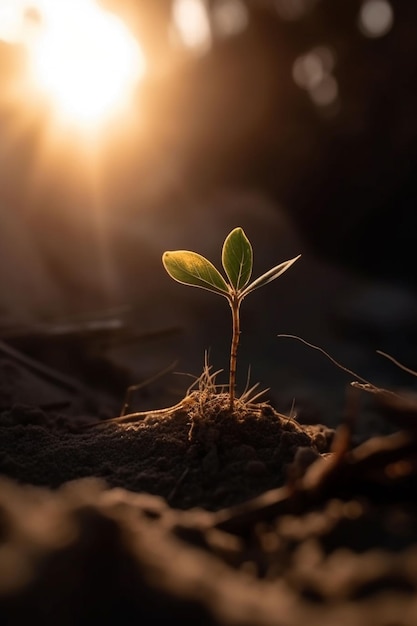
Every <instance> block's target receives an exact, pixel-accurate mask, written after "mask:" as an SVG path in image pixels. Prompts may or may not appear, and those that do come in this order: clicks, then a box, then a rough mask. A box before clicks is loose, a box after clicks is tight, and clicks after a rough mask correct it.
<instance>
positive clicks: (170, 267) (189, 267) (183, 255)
mask: <svg viewBox="0 0 417 626" xmlns="http://www.w3.org/2000/svg"><path fill="white" fill-rule="evenodd" d="M162 263H163V264H164V267H165V269H166V271H167V272H168V274H169V275H170V276H171V278H173V279H174V280H176V281H178V282H179V283H183V284H184V285H191V286H193V287H201V289H208V290H209V291H214V292H215V293H219V294H220V295H222V296H225V297H228V296H229V288H228V286H227V283H226V281H225V280H224V278H223V276H222V275H221V274H220V272H219V271H218V270H216V268H215V267H214V265H213V264H212V263H210V261H208V260H207V259H206V258H204V257H203V256H201V254H197V253H196V252H190V251H189V250H172V251H167V252H164V254H163V255H162Z"/></svg>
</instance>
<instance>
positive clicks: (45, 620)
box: [0, 346, 417, 626]
mask: <svg viewBox="0 0 417 626" xmlns="http://www.w3.org/2000/svg"><path fill="white" fill-rule="evenodd" d="M2 348H4V350H5V351H6V353H7V346H6V347H5V346H3V347H2ZM17 357H19V355H16V354H14V353H13V352H10V353H8V354H7V355H5V356H4V358H3V359H2V361H1V363H0V366H1V369H2V373H3V376H2V382H1V390H0V391H1V394H0V396H1V398H0V405H1V407H2V410H1V413H0V473H1V475H2V477H1V478H0V623H1V624H7V625H9V624H10V625H16V626H20V625H21V624H27V623H29V621H30V622H31V623H35V624H47V625H49V624H50V625H51V626H52V624H54V626H55V625H56V624H59V625H60V626H61V625H64V626H66V625H68V626H78V625H84V624H85V625H87V624H88V625H90V624H96V623H100V624H101V625H103V624H109V625H110V624H122V625H124V624H126V625H127V624H129V625H130V624H132V625H133V624H138V623H141V624H170V625H171V624H173V623H175V624H177V623H178V624H190V625H195V624H213V625H229V624H230V625H242V626H246V625H247V626H249V625H251V626H257V625H259V626H263V625H265V626H266V625H268V626H270V625H276V626H287V625H288V626H298V625H300V626H301V625H304V624H305V623H309V624H311V625H313V626H314V625H316V624H317V626H318V625H320V626H334V625H335V624H338V625H339V624H340V625H342V626H343V625H346V626H370V625H376V626H394V625H395V626H406V625H407V626H414V625H415V624H416V623H417V603H416V597H417V595H416V591H417V507H416V499H415V493H416V488H417V460H416V459H417V443H416V439H415V431H413V428H412V422H408V423H409V424H410V427H409V428H408V429H407V430H405V431H402V432H399V433H393V434H391V435H386V436H380V437H370V438H369V439H368V441H365V442H364V443H362V444H361V445H359V446H356V447H355V446H354V445H353V443H352V441H353V440H352V438H351V433H350V431H351V423H350V421H349V420H347V421H346V423H345V424H344V425H342V426H340V427H339V429H338V430H337V431H336V434H335V432H334V431H333V430H332V429H329V428H326V427H324V426H320V425H315V426H303V425H301V424H299V423H298V422H297V421H296V420H295V419H294V418H292V417H286V416H283V415H280V414H279V413H277V412H276V411H275V410H274V409H273V408H272V407H271V406H270V405H269V404H268V403H260V404H252V403H251V402H250V401H246V402H244V401H241V400H238V401H237V403H236V407H235V410H234V412H233V413H230V411H229V410H228V397H227V395H225V394H222V393H219V394H215V393H207V394H205V395H204V394H203V392H201V390H200V391H196V392H192V393H191V395H190V396H188V397H187V400H186V401H183V402H180V403H178V405H176V406H175V407H174V408H172V409H170V410H167V411H166V412H161V411H149V412H148V413H142V414H140V415H139V416H138V418H137V419H136V421H133V422H130V421H127V422H114V421H113V422H112V421H106V419H105V418H109V417H111V416H112V415H115V414H117V413H116V412H115V411H114V409H112V406H111V398H110V395H109V394H107V395H106V393H105V392H104V391H103V390H97V389H96V390H94V389H91V388H90V389H88V390H86V389H85V388H83V387H82V386H81V385H78V384H76V383H75V382H74V380H71V379H69V378H66V377H65V376H62V375H61V374H59V375H58V374H54V372H53V371H51V370H48V369H46V370H44V369H43V367H42V366H40V367H39V368H38V366H37V364H36V363H34V362H25V358H23V360H22V359H20V358H17ZM107 391H108V390H107ZM155 404H156V406H155V409H158V408H159V406H158V404H157V402H156V403H155ZM392 410H393V409H392V408H391V413H392ZM396 410H397V411H399V410H400V409H399V408H398V409H396ZM354 413H355V411H354V403H353V404H352V406H350V407H349V406H348V411H347V417H350V418H352V417H353V416H354ZM391 417H393V415H391ZM98 418H101V421H100V422H99V423H98V425H97V424H96V425H94V423H95V422H96V421H97V419H98ZM412 418H413V416H412V412H410V407H408V413H407V419H408V420H410V419H411V420H412ZM403 420H404V416H403ZM394 421H395V416H394ZM406 423H407V422H406Z"/></svg>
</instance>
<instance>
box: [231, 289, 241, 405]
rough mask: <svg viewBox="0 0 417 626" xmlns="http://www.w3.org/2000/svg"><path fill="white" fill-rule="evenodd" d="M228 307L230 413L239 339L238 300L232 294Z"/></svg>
mask: <svg viewBox="0 0 417 626" xmlns="http://www.w3.org/2000/svg"><path fill="white" fill-rule="evenodd" d="M229 302H230V307H231V309H232V320H233V331H232V346H231V349H230V372H229V395H230V405H229V409H230V411H233V409H234V404H235V387H236V361H237V347H238V345H239V337H240V318H239V309H240V299H239V297H238V295H237V294H232V296H231V298H230V300H229Z"/></svg>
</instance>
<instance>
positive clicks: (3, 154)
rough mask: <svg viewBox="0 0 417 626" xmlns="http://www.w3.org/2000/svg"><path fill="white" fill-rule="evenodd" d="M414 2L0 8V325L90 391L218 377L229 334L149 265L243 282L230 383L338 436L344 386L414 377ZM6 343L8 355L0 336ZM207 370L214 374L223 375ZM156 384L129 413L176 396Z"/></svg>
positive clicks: (171, 0) (220, 313)
mask: <svg viewBox="0 0 417 626" xmlns="http://www.w3.org/2000/svg"><path fill="white" fill-rule="evenodd" d="M416 25H417V4H416V2H415V1H414V0H402V1H401V2H396V3H394V2H392V1H389V0H117V1H116V0H102V1H100V2H98V1H97V2H95V1H94V0H72V1H70V0H36V1H35V0H34V1H32V2H29V1H28V0H9V1H6V0H0V219H1V222H0V223H1V228H0V294H1V295H0V334H1V337H2V339H3V342H5V343H6V344H7V345H9V346H13V347H14V348H15V349H16V350H19V351H21V352H22V353H23V354H26V355H29V356H30V357H32V358H35V359H37V360H39V361H40V362H42V363H46V364H48V365H49V366H51V367H54V368H58V370H59V371H62V372H65V373H66V374H68V375H71V376H73V377H75V378H77V379H79V380H81V381H82V382H83V384H87V385H90V386H92V387H93V388H95V387H97V388H100V387H101V388H104V389H106V390H107V391H109V390H111V392H112V394H113V395H114V396H115V397H116V398H119V397H120V398H122V397H123V391H124V389H125V387H126V385H127V384H133V383H135V382H141V381H144V380H146V379H147V378H149V377H152V376H153V375H155V374H157V373H158V372H161V371H163V370H164V369H165V368H169V367H170V365H171V364H173V363H174V362H175V366H174V365H172V369H175V370H180V371H182V372H187V373H189V374H193V375H198V374H199V373H200V371H201V368H202V365H203V362H204V351H205V350H209V359H210V362H211V363H212V364H213V367H214V368H215V369H218V368H224V369H225V370H226V373H227V367H228V352H229V343H230V329H231V320H230V312H229V310H228V306H227V304H226V302H225V301H224V300H223V299H220V298H217V296H215V295H213V294H209V293H208V292H204V291H200V290H197V289H190V288H187V287H185V286H182V285H178V284H175V283H173V281H171V279H170V278H169V277H168V276H167V275H166V273H165V271H164V269H163V267H162V263H161V255H162V253H163V251H164V250H170V249H191V250H195V251H197V252H200V253H201V254H204V255H205V256H207V257H209V258H210V259H211V260H212V261H213V262H214V263H215V264H217V265H219V264H220V255H221V246H222V243H223V240H224V238H225V237H226V235H227V234H228V232H229V231H230V230H231V229H232V228H234V227H235V226H242V227H243V228H244V229H245V232H246V234H247V236H248V237H249V239H250V241H251V242H252V244H253V247H254V257H255V267H254V275H255V276H256V275H259V274H260V273H262V272H263V271H266V270H267V269H269V268H270V267H271V266H272V265H276V264H278V263H281V262H282V261H284V260H286V259H289V258H291V257H293V256H295V255H297V254H299V253H302V255H303V256H302V259H301V260H300V261H298V262H297V264H295V265H294V267H292V268H291V269H290V270H289V271H288V272H287V273H286V274H285V275H284V276H283V277H282V278H280V279H279V280H278V281H277V282H276V283H272V284H270V285H268V286H267V287H265V288H264V289H263V290H259V291H256V292H255V293H254V294H253V296H251V298H249V299H247V300H245V303H244V305H243V308H242V336H241V346H240V352H239V388H240V389H241V390H242V389H243V388H244V386H245V383H246V379H247V375H248V368H249V367H250V376H251V381H252V383H255V382H258V381H259V382H260V384H261V386H262V387H270V388H271V391H270V394H269V397H270V398H271V400H272V401H273V402H274V404H275V406H276V408H277V409H278V410H280V411H282V412H285V411H287V410H288V409H289V407H290V406H291V404H292V402H293V401H295V406H296V410H297V411H298V412H299V413H300V414H302V415H303V416H304V418H305V419H311V420H314V419H318V420H319V421H325V422H328V423H334V421H335V420H336V419H339V418H340V415H341V413H342V411H343V406H344V396H345V386H346V383H347V382H349V380H351V377H349V376H347V375H346V374H345V373H343V372H342V371H340V370H338V369H337V368H335V366H334V365H332V364H331V363H330V362H328V361H327V360H326V359H325V358H324V357H323V356H322V355H320V354H319V353H317V352H315V351H312V350H309V349H308V348H306V347H305V346H303V345H301V344H299V343H297V342H295V341H292V340H289V339H278V338H277V334H278V333H291V334H296V335H299V336H301V337H303V338H304V339H306V340H307V341H310V342H313V343H315V344H317V345H319V346H320V347H322V348H323V349H325V350H327V351H329V352H330V354H331V355H332V356H333V357H334V358H336V359H337V360H338V361H340V362H342V363H343V364H344V365H345V366H347V367H349V368H351V369H354V370H355V371H357V372H358V373H359V374H360V375H361V376H363V377H365V378H367V379H370V380H372V382H374V383H375V384H380V385H391V387H392V386H393V385H405V386H413V385H414V380H413V379H412V377H408V376H407V375H406V374H405V373H404V372H401V371H400V370H398V369H397V368H395V367H394V365H393V364H391V363H389V362H388V361H386V360H384V359H382V358H381V357H380V356H378V355H376V354H375V350H376V349H380V350H385V351H386V352H389V353H390V354H392V355H393V356H395V357H396V358H398V359H399V360H401V361H403V362H405V363H406V364H407V365H408V366H409V367H411V368H413V369H417V351H416V350H415V344H416V337H417V297H416V279H415V263H416V261H415V252H414V247H415V245H416V199H417V182H416V180H417V178H416V173H417V116H416V113H415V111H416V109H417V89H416V81H417V38H416V36H415V28H416ZM3 345H4V343H3ZM226 380H227V376H226V375H225V376H224V382H226ZM191 381H192V379H190V378H189V377H187V376H177V375H174V374H171V375H170V376H168V377H164V378H163V379H160V380H159V381H158V382H157V383H156V384H155V383H154V385H153V387H152V386H151V387H149V388H148V389H147V390H146V389H145V388H144V389H142V390H141V392H140V393H139V394H138V396H137V398H136V399H135V403H136V404H134V408H136V409H144V408H148V407H153V408H158V407H159V406H163V405H164V404H166V403H167V402H170V401H174V400H175V399H178V398H179V397H181V394H182V392H183V391H184V389H185V388H187V386H188V385H189V384H190V382H191Z"/></svg>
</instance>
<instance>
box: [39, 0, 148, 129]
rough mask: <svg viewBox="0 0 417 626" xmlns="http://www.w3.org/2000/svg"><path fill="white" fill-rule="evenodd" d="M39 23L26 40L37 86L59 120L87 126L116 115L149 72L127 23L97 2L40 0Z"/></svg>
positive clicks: (93, 125)
mask: <svg viewBox="0 0 417 626" xmlns="http://www.w3.org/2000/svg"><path fill="white" fill-rule="evenodd" d="M30 7H36V9H37V10H38V11H39V14H40V24H39V26H38V28H37V29H36V32H34V33H33V36H32V37H31V39H30V41H29V42H28V49H29V63H30V73H31V76H32V79H33V82H34V86H35V88H37V89H39V90H40V91H41V92H42V93H43V94H44V95H46V96H47V98H48V99H49V100H50V101H51V103H52V104H53V106H54V108H55V110H56V114H57V116H58V117H59V118H60V119H63V120H64V121H66V122H69V123H71V124H75V125H78V126H85V127H87V128H91V127H96V126H98V125H100V124H101V123H102V122H103V121H105V120H106V119H108V118H109V117H111V116H112V115H114V113H115V112H117V111H118V110H119V109H121V108H123V105H124V104H125V103H126V102H127V101H128V100H129V96H130V95H132V93H133V90H134V88H135V87H136V86H137V84H138V82H139V80H140V78H141V77H142V76H143V74H144V71H145V59H144V56H143V54H142V51H141V49H140V47H139V45H138V43H137V42H136V41H135V39H134V37H133V35H132V34H131V33H130V32H129V30H128V28H127V27H126V26H125V24H124V23H123V22H122V21H121V20H120V19H119V18H118V17H117V16H115V15H113V14H111V13H108V12H106V11H104V10H103V9H102V8H101V7H100V6H98V4H96V3H95V2H94V0H60V2H57V0H37V1H36V2H31V3H30Z"/></svg>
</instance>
